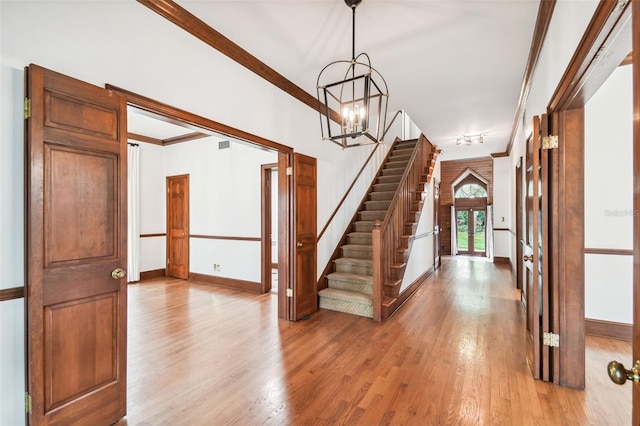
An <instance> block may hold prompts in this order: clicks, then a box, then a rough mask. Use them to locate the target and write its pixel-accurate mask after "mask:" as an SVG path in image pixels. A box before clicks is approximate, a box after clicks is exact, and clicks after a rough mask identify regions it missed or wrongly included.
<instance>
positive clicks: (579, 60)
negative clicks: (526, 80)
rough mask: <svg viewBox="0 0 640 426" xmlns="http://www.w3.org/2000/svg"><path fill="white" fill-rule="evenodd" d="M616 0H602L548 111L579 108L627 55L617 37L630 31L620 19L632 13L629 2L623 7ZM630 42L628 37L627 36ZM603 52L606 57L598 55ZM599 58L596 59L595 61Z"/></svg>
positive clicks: (624, 47)
mask: <svg viewBox="0 0 640 426" xmlns="http://www.w3.org/2000/svg"><path fill="white" fill-rule="evenodd" d="M619 3H620V2H619V1H617V0H601V1H600V2H599V3H598V6H597V7H596V10H595V12H594V14H593V17H592V18H591V21H590V22H589V25H588V26H587V29H586V31H585V33H584V35H583V37H582V39H581V40H580V44H579V45H578V47H577V48H576V51H575V53H574V54H573V57H572V58H571V61H570V62H569V65H568V67H567V69H566V71H565V73H564V75H563V76H562V79H561V80H560V83H559V84H558V86H557V88H556V91H555V93H554V94H553V96H552V97H551V101H550V102H549V106H548V109H549V111H552V112H555V111H560V110H563V109H576V108H582V107H584V105H585V104H586V102H587V100H589V98H590V97H591V95H593V94H594V93H595V92H596V91H597V90H598V89H599V88H600V86H602V83H604V82H605V81H606V79H607V78H608V77H609V76H610V75H611V73H612V72H613V70H614V69H615V68H616V67H618V65H620V62H622V60H623V59H624V57H625V56H626V55H627V54H628V53H629V50H630V49H629V48H628V47H627V46H626V45H625V43H624V42H623V41H622V39H624V38H627V36H625V37H619V36H620V34H621V33H622V32H623V31H626V30H629V31H630V28H628V27H625V26H624V25H619V24H620V23H621V22H623V19H622V18H626V17H628V15H629V14H630V13H631V2H629V3H628V4H627V5H626V6H625V7H624V8H622V9H620V8H619V7H618V5H619ZM628 39H629V40H628V41H629V43H631V34H629V35H628ZM603 49H605V52H606V54H599V52H601V51H603ZM596 58H599V60H595V59H596Z"/></svg>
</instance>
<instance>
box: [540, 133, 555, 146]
mask: <svg viewBox="0 0 640 426" xmlns="http://www.w3.org/2000/svg"><path fill="white" fill-rule="evenodd" d="M557 147H558V136H553V135H549V136H543V137H542V149H556V148H557Z"/></svg>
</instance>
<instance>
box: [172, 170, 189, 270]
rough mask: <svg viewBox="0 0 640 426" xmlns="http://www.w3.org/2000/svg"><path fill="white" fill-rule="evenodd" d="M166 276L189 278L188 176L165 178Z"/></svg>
mask: <svg viewBox="0 0 640 426" xmlns="http://www.w3.org/2000/svg"><path fill="white" fill-rule="evenodd" d="M167 275H168V276H170V277H174V278H180V279H183V280H186V279H188V278H189V175H179V176H168V177H167Z"/></svg>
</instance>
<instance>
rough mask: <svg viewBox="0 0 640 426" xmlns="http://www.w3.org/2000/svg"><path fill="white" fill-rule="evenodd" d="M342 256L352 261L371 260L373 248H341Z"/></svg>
mask: <svg viewBox="0 0 640 426" xmlns="http://www.w3.org/2000/svg"><path fill="white" fill-rule="evenodd" d="M342 256H344V257H350V258H352V259H373V247H372V246H369V247H368V248H364V247H363V248H360V247H359V248H352V247H347V246H343V247H342Z"/></svg>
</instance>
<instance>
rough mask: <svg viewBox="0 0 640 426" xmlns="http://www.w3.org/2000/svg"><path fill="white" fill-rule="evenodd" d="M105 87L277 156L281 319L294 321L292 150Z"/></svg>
mask: <svg viewBox="0 0 640 426" xmlns="http://www.w3.org/2000/svg"><path fill="white" fill-rule="evenodd" d="M105 87H106V88H107V89H109V90H113V91H115V92H118V93H120V94H122V95H124V96H125V97H126V100H127V105H129V106H131V107H133V108H136V109H138V110H139V111H141V112H142V113H146V114H148V115H151V116H153V117H155V118H158V119H161V120H165V121H168V122H172V123H174V124H179V125H183V126H186V127H189V128H193V129H196V130H204V131H207V132H214V133H216V134H220V135H223V136H227V137H230V138H234V139H236V140H237V141H239V142H245V143H247V144H249V145H252V146H255V147H258V148H262V149H269V150H272V151H275V152H277V153H278V259H279V264H278V317H279V318H284V319H291V317H292V309H291V305H290V304H289V303H288V300H287V299H293V298H287V297H286V290H287V289H289V288H292V280H293V273H292V269H291V268H292V267H293V266H295V262H294V261H292V260H291V259H293V258H292V257H290V256H292V255H293V251H292V250H291V247H292V246H293V245H295V242H292V240H293V239H294V238H295V232H294V229H293V227H292V223H291V221H290V220H289V218H288V215H287V211H285V212H284V213H283V212H282V210H283V209H287V208H288V207H289V206H290V205H292V203H293V196H294V194H293V193H292V190H291V183H290V181H291V179H290V177H291V176H288V175H287V174H286V173H285V171H286V169H287V167H289V166H292V164H293V160H292V158H293V148H291V147H289V146H286V145H282V144H279V143H277V142H274V141H271V140H269V139H265V138H263V137H260V136H257V135H254V134H251V133H248V132H245V131H244V130H240V129H236V128H234V127H231V126H228V125H226V124H223V123H220V122H217V121H214V120H211V119H208V118H205V117H202V116H199V115H197V114H193V113H190V112H188V111H185V110H182V109H179V108H176V107H173V106H170V105H167V104H165V103H162V102H159V101H156V100H154V99H151V98H148V97H146V96H142V95H139V94H137V93H135V92H131V91H129V90H126V89H122V88H120V87H117V86H114V85H112V84H106V85H105ZM292 303H293V302H292Z"/></svg>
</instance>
